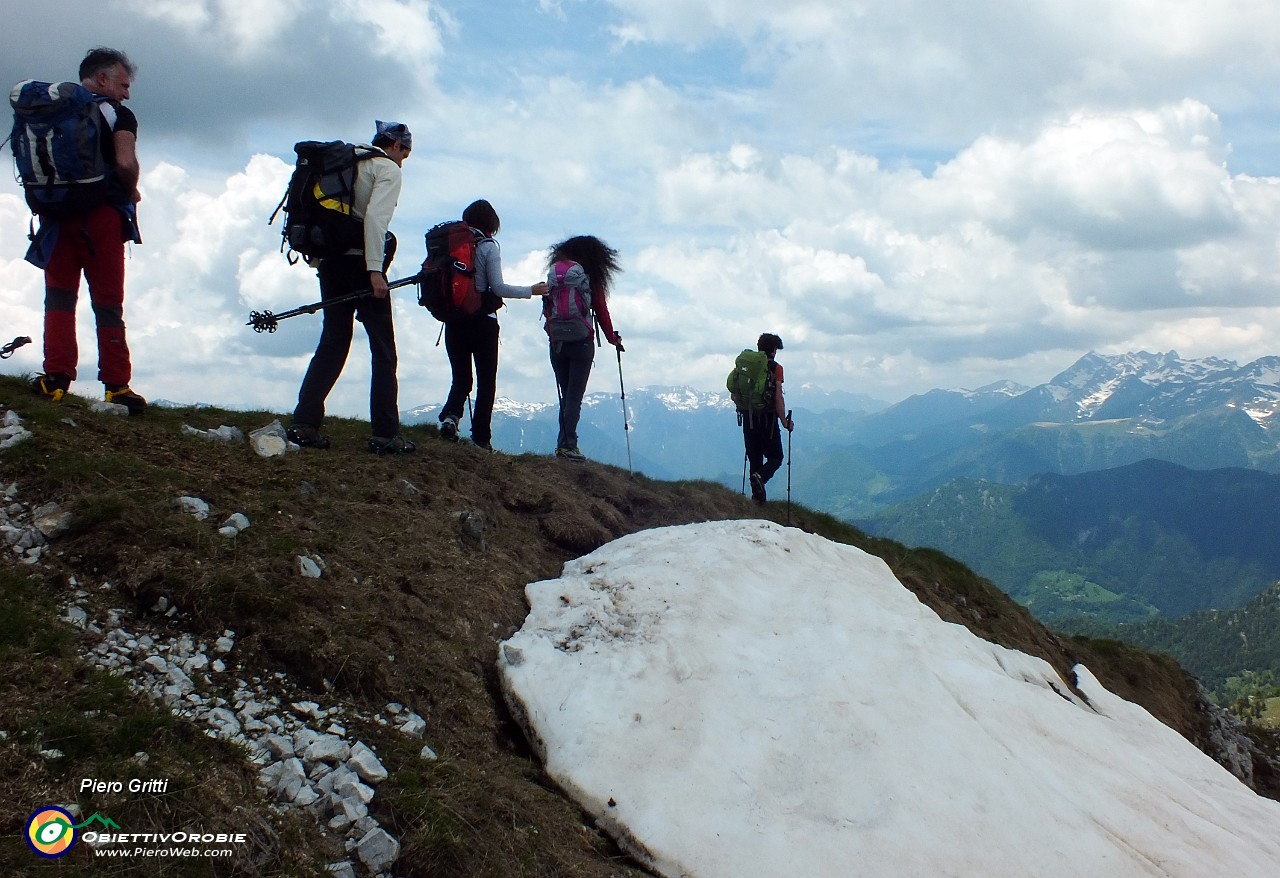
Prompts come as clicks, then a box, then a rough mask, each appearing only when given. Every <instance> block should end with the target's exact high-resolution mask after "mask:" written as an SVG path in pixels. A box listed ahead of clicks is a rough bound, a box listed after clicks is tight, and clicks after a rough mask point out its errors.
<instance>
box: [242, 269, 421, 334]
mask: <svg viewBox="0 0 1280 878" xmlns="http://www.w3.org/2000/svg"><path fill="white" fill-rule="evenodd" d="M420 279H421V275H417V274H414V275H410V276H409V277H402V278H400V280H396V281H392V282H391V283H389V284H387V289H388V290H394V289H398V288H399V287H407V286H409V285H410V284H416V283H417V282H418V281H419V280H420ZM372 292H373V290H360V291H358V292H355V293H350V294H348V295H345V296H338V297H337V298H336V299H321V300H320V301H319V302H312V303H311V304H310V305H302V306H301V307H298V308H292V309H290V310H288V311H281V312H280V313H279V314H274V313H272V312H271V311H250V312H249V322H248V323H246V324H245V326H252V327H253V331H254V332H275V331H276V329H277V328H278V327H279V325H280V321H281V320H287V319H288V318H290V317H297V316H298V315H299V314H314V313H316V312H317V311H319V310H320V309H321V308H328V307H330V306H331V305H345V304H346V303H347V302H354V301H356V300H357V299H363V298H364V297H365V296H367V295H369V294H370V293H372Z"/></svg>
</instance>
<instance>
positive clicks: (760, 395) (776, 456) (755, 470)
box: [725, 332, 795, 503]
mask: <svg viewBox="0 0 1280 878" xmlns="http://www.w3.org/2000/svg"><path fill="white" fill-rule="evenodd" d="M780 350H782V339H781V338H779V337H778V336H776V335H774V334H773V333H772V332H765V333H762V334H761V335H760V338H759V339H757V340H756V350H754V351H752V350H750V349H747V350H744V351H743V352H742V353H741V354H739V355H738V358H737V359H736V360H735V361H734V368H733V371H732V372H730V373H729V377H728V379H727V380H726V382H725V383H726V386H727V388H728V390H729V394H730V395H731V396H732V397H733V402H734V405H735V406H736V408H737V410H738V423H739V424H740V425H741V426H742V443H743V445H744V446H745V447H746V458H747V461H748V463H749V464H750V468H751V469H750V473H751V499H752V500H754V501H755V502H756V503H764V502H765V500H766V499H767V497H766V494H765V488H764V486H765V483H766V482H768V481H769V479H771V478H773V475H774V473H776V472H777V471H778V470H779V468H781V466H782V460H783V457H782V431H781V430H780V429H779V426H782V427H785V428H786V430H787V432H788V433H790V432H791V431H792V430H793V429H795V423H794V422H793V421H792V420H791V415H790V413H789V412H788V411H787V404H786V400H784V399H783V396H782V364H781V363H779V362H778V361H777V360H775V359H774V357H775V356H776V355H777V353H778V351H780ZM787 441H788V442H789V441H790V439H788V440H787ZM788 472H790V470H788ZM789 481H790V477H789V476H788V482H789ZM789 497H790V485H789V484H788V498H789Z"/></svg>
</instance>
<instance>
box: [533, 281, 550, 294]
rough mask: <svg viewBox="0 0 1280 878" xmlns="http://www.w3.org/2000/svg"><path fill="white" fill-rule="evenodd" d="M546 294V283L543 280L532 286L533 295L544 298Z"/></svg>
mask: <svg viewBox="0 0 1280 878" xmlns="http://www.w3.org/2000/svg"><path fill="white" fill-rule="evenodd" d="M546 294H547V282H546V281H545V280H540V281H538V282H537V283H536V284H534V285H533V295H535V296H545V295H546Z"/></svg>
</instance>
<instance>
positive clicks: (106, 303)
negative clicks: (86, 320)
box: [44, 204, 133, 386]
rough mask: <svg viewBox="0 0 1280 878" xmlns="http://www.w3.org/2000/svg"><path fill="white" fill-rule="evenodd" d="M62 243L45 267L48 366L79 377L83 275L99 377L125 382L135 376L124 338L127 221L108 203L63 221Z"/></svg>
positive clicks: (49, 369) (46, 368)
mask: <svg viewBox="0 0 1280 878" xmlns="http://www.w3.org/2000/svg"><path fill="white" fill-rule="evenodd" d="M59 225H60V228H59V229H58V242H57V243H56V244H55V245H54V248H53V255H52V256H51V257H50V259H49V264H48V265H47V266H45V269H44V371H45V374H46V375H66V376H67V377H68V378H71V379H72V380H75V377H76V363H77V362H78V361H79V356H80V355H79V348H78V347H77V346H76V298H77V296H78V294H79V291H80V274H81V272H83V273H84V278H85V281H86V282H87V283H88V285H89V301H90V303H91V304H92V306H93V316H94V320H95V322H96V324H97V327H98V380H99V381H101V382H102V383H103V384H107V385H111V386H116V385H119V386H126V385H128V383H129V379H130V378H131V377H132V375H133V370H132V367H131V365H130V363H129V346H128V344H126V343H125V339H124V226H123V217H122V216H121V215H120V211H118V210H116V209H115V208H114V207H112V206H111V205H109V204H104V205H102V206H101V207H98V208H95V209H94V210H93V211H92V212H90V213H87V214H85V215H83V216H74V217H69V218H67V219H64V220H60V221H59Z"/></svg>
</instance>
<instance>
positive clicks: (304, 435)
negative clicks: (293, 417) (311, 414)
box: [284, 424, 329, 448]
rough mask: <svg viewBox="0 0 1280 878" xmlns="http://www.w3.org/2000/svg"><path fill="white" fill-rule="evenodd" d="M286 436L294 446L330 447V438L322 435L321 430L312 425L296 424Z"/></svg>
mask: <svg viewBox="0 0 1280 878" xmlns="http://www.w3.org/2000/svg"><path fill="white" fill-rule="evenodd" d="M284 435H285V438H286V439H288V440H289V441H290V442H292V443H293V444H294V445H298V446H300V447H302V448H328V447H329V437H328V436H323V435H321V433H320V428H319V427H312V426H311V425H310V424H294V425H293V426H292V427H290V428H289V429H288V431H286V432H285V434H284Z"/></svg>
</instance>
